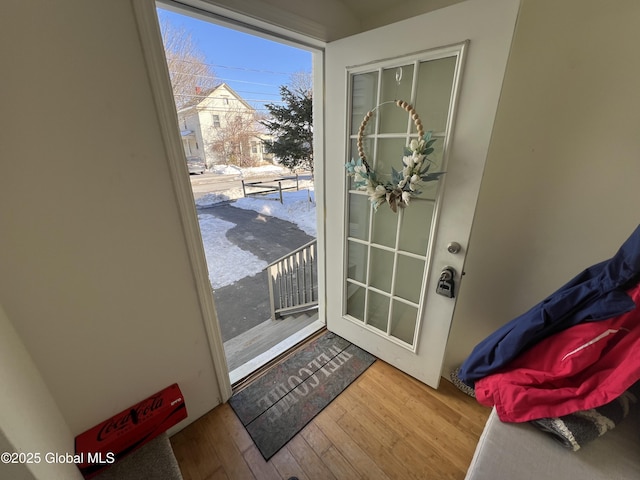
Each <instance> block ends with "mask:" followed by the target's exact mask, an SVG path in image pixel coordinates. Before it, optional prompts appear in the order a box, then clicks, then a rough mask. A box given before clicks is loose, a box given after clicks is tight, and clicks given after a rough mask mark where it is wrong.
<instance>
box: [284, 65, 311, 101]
mask: <svg viewBox="0 0 640 480" xmlns="http://www.w3.org/2000/svg"><path fill="white" fill-rule="evenodd" d="M289 90H290V91H292V92H298V93H300V94H301V95H304V96H306V97H311V96H312V95H313V76H312V75H311V72H304V71H299V72H294V73H292V74H291V76H290V77H289Z"/></svg>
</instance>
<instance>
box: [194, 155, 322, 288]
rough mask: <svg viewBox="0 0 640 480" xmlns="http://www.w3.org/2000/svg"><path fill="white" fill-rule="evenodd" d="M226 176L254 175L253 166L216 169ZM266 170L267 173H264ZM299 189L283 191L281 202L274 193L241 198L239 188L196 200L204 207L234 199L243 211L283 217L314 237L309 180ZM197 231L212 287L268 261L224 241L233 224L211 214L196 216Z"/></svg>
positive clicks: (253, 271)
mask: <svg viewBox="0 0 640 480" xmlns="http://www.w3.org/2000/svg"><path fill="white" fill-rule="evenodd" d="M267 168H270V167H267ZM276 168H277V169H278V170H277V171H274V174H275V175H280V174H282V171H281V170H280V169H279V167H276ZM264 170H265V169H264V167H260V171H259V173H261V174H263V173H265V171H264ZM216 173H222V174H227V175H239V174H240V173H242V174H243V176H250V175H251V174H255V173H258V172H255V169H244V170H241V169H239V168H237V167H226V168H224V169H220V171H216ZM267 173H268V172H267ZM300 189H301V190H299V191H284V192H282V196H283V203H282V204H281V203H280V201H279V200H278V196H277V195H270V196H265V197H252V198H243V194H242V188H237V189H233V190H227V191H226V192H223V193H222V194H207V195H205V196H203V197H201V198H199V199H198V200H197V201H196V206H197V207H207V206H211V205H214V204H215V203H219V202H223V201H228V200H229V199H236V200H235V201H234V202H233V203H232V205H233V206H234V207H238V208H243V209H245V210H254V211H256V212H258V213H261V214H263V215H270V216H272V217H277V218H280V219H282V220H286V221H288V222H291V223H294V224H296V225H297V226H298V228H300V229H301V230H303V231H304V232H305V233H307V234H308V235H311V236H314V237H315V236H316V234H317V230H316V208H315V207H316V205H315V195H314V191H313V183H312V182H311V181H301V182H300ZM198 220H199V221H200V231H201V233H202V242H203V244H204V250H205V255H206V258H207V266H208V267H209V279H210V280H211V285H212V286H213V288H220V287H224V286H225V285H230V284H232V283H234V282H236V281H238V280H240V279H241V278H244V277H248V276H252V275H255V274H256V273H259V272H260V271H262V270H263V269H264V268H265V267H266V266H267V263H266V262H265V261H263V260H260V259H259V258H258V257H256V256H255V255H253V254H252V253H251V252H248V251H246V250H242V249H241V248H239V247H237V246H236V245H234V244H232V243H231V242H229V240H227V237H226V233H227V231H228V230H229V229H231V228H233V227H234V224H233V223H231V222H227V221H224V220H221V219H218V218H215V217H213V216H212V215H207V214H204V215H198Z"/></svg>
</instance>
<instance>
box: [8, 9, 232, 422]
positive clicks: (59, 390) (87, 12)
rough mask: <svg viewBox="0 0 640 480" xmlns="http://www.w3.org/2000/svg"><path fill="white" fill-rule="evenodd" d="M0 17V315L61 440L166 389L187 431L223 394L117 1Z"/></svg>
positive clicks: (149, 105) (128, 16) (136, 49)
mask: <svg viewBox="0 0 640 480" xmlns="http://www.w3.org/2000/svg"><path fill="white" fill-rule="evenodd" d="M2 11H3V15H2V17H0V44H2V45H3V49H2V50H1V51H0V52H1V53H0V62H1V63H2V65H4V69H3V72H4V73H3V76H2V89H0V104H1V105H2V116H1V120H0V122H2V123H1V125H0V135H1V138H0V159H1V161H0V219H2V221H1V224H0V225H1V227H0V228H1V234H0V304H2V305H3V306H4V308H5V310H6V313H7V315H8V317H9V318H10V319H11V321H12V323H13V325H14V327H15V329H16V331H17V332H18V334H19V336H20V338H21V339H22V341H23V342H24V345H25V347H26V349H27V351H28V352H29V353H30V355H31V357H32V358H33V362H34V363H35V365H36V367H37V369H38V370H39V372H40V374H41V376H42V378H43V380H44V382H45V384H46V385H47V387H48V389H49V391H50V392H51V396H52V397H53V399H54V401H55V402H56V403H57V405H58V408H59V409H60V412H61V414H62V417H63V418H64V420H65V421H66V423H67V424H68V427H69V429H70V431H71V433H72V434H73V435H76V434H78V433H80V432H82V431H84V430H85V429H87V428H89V427H91V426H93V425H94V424H96V423H98V422H100V421H102V420H103V419H105V418H107V417H109V416H110V415H112V414H115V413H117V412H119V411H120V410H122V409H124V408H126V407H128V406H129V405H131V404H133V403H135V402H137V401H140V400H142V399H144V398H145V397H147V396H148V395H150V394H152V393H154V392H156V391H157V390H160V389H161V388H163V387H165V386H167V385H169V384H171V383H173V382H178V383H179V385H180V387H181V388H182V390H183V393H184V395H185V400H186V404H187V409H188V410H189V413H190V420H193V419H195V418H197V417H198V416H200V415H202V414H203V413H205V412H206V411H208V410H210V409H211V408H213V407H214V406H215V405H217V404H218V403H219V402H220V397H221V395H220V392H219V390H218V387H217V379H216V376H215V373H214V365H213V360H212V357H211V352H210V350H209V347H208V344H207V337H206V332H205V328H204V324H203V317H202V313H201V310H200V304H199V302H198V297H197V292H196V288H195V281H194V272H193V271H192V268H191V266H190V265H191V264H190V262H189V257H188V252H187V246H186V243H185V238H184V235H183V229H182V224H181V219H180V217H179V213H178V207H177V202H176V198H175V194H174V191H173V185H172V182H171V177H170V173H169V167H168V162H167V157H166V153H165V149H164V146H163V141H162V138H161V135H160V125H159V121H158V118H157V115H156V110H155V106H154V102H153V98H152V96H151V92H150V87H149V81H148V78H147V73H146V69H145V65H144V59H143V55H142V51H141V47H140V40H139V36H138V31H137V29H136V23H135V21H134V14H133V10H132V6H131V4H130V1H129V0H112V1H109V2H87V1H86V0H58V1H56V2H50V1H48V0H31V1H29V2H22V1H20V0H10V1H8V2H3V5H2ZM176 128H177V125H176ZM176 135H177V133H176ZM185 175H186V167H185Z"/></svg>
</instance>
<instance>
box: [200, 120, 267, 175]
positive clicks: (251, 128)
mask: <svg viewBox="0 0 640 480" xmlns="http://www.w3.org/2000/svg"><path fill="white" fill-rule="evenodd" d="M258 125H259V124H258V123H257V121H256V117H255V115H254V114H253V113H247V112H238V111H234V110H229V111H228V112H226V113H225V114H224V117H223V118H222V119H221V122H220V126H219V127H212V128H213V129H214V130H213V132H214V133H213V138H214V140H213V141H212V142H211V147H210V148H211V151H212V152H213V153H214V154H215V155H216V156H218V158H220V159H222V161H223V162H224V163H225V164H227V165H228V164H232V165H236V166H238V167H254V166H256V165H257V164H258V163H259V160H260V157H259V155H252V154H251V142H256V145H258V144H259V143H260V140H259V135H260V133H261V132H260V130H259V128H258Z"/></svg>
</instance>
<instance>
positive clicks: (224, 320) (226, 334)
mask: <svg viewBox="0 0 640 480" xmlns="http://www.w3.org/2000/svg"><path fill="white" fill-rule="evenodd" d="M198 214H200V215H203V214H208V215H213V216H215V217H217V218H220V219H222V220H226V221H228V222H231V223H233V224H235V225H236V226H235V227H233V228H232V229H230V230H229V231H228V232H227V239H228V240H229V241H230V242H231V243H233V244H235V245H237V246H238V247H240V248H242V249H243V250H247V251H249V252H251V253H253V254H254V255H255V256H256V257H258V258H260V259H261V260H264V261H265V262H267V263H271V262H273V261H274V260H277V259H279V258H280V257H283V256H284V255H286V254H288V253H290V252H292V251H293V250H295V249H296V248H298V247H300V246H302V245H304V244H305V243H308V242H310V241H311V240H313V237H311V236H310V235H307V234H306V233H305V232H303V231H302V230H300V229H299V228H298V227H297V226H296V225H295V224H293V223H291V222H287V221H285V220H280V219H279V218H275V217H270V216H268V215H264V214H261V213H257V212H255V211H253V210H244V209H242V208H236V207H234V206H232V204H229V205H216V206H213V207H209V208H199V209H198ZM214 295H215V303H216V311H217V313H218V319H219V321H220V329H221V330H222V340H223V341H224V342H226V341H227V340H230V339H232V338H234V337H236V336H238V335H240V334H241V333H244V332H246V331H248V330H250V329H251V328H253V327H255V326H256V325H258V324H260V323H262V322H264V321H266V320H268V319H269V318H270V316H271V312H270V306H269V286H268V283H267V273H266V271H262V272H260V273H258V274H256V275H253V276H251V277H245V278H243V279H241V280H238V281H237V282H235V283H233V284H231V285H227V286H225V287H222V288H218V289H216V290H215V292H214Z"/></svg>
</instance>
